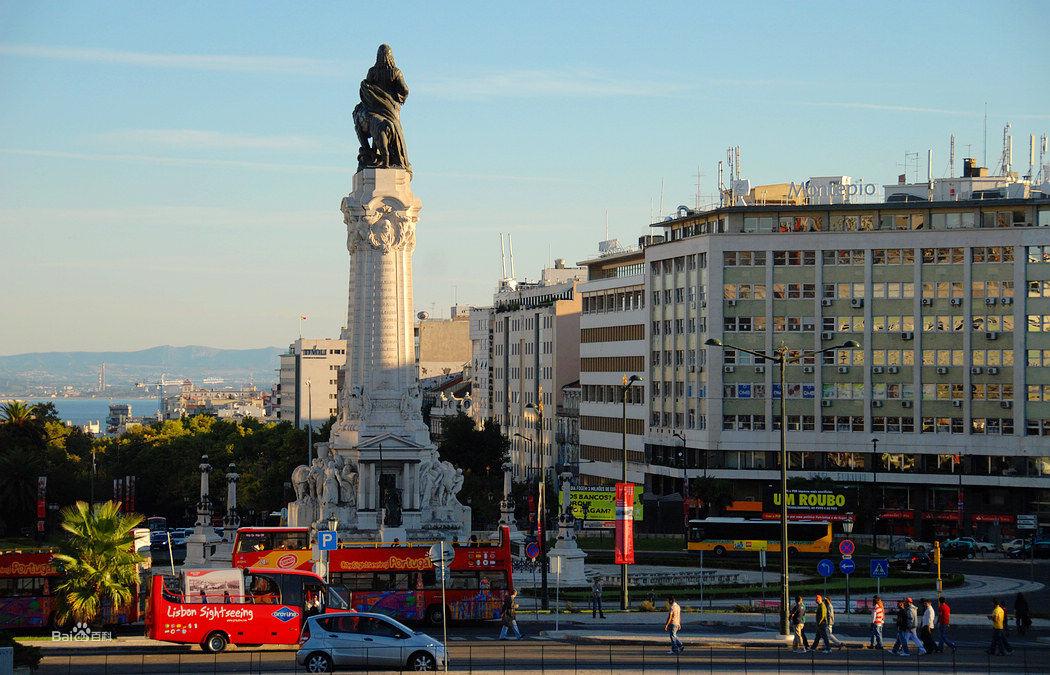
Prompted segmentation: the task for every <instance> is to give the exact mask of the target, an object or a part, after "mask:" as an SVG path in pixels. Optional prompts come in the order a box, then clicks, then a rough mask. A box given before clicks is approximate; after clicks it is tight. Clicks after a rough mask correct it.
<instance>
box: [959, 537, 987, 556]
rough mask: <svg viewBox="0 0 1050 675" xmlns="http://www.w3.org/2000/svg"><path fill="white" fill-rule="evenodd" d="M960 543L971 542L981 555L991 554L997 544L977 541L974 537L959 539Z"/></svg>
mask: <svg viewBox="0 0 1050 675" xmlns="http://www.w3.org/2000/svg"><path fill="white" fill-rule="evenodd" d="M959 541H968V542H970V543H971V544H973V545H974V548H976V549H977V551H978V552H980V553H991V552H992V551H994V550H995V544H993V543H991V542H989V541H977V540H976V539H974V538H973V537H959Z"/></svg>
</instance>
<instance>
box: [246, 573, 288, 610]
mask: <svg viewBox="0 0 1050 675" xmlns="http://www.w3.org/2000/svg"><path fill="white" fill-rule="evenodd" d="M245 579H246V580H248V579H250V581H249V582H248V598H247V599H248V601H249V602H252V603H255V604H257V605H277V604H280V602H281V589H280V587H279V586H278V585H277V581H276V580H275V579H274V578H273V577H270V576H266V575H263V574H251V575H246V576H245Z"/></svg>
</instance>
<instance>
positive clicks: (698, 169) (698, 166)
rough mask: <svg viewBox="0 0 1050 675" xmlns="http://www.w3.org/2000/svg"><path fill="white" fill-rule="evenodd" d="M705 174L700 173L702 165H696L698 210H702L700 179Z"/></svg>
mask: <svg viewBox="0 0 1050 675" xmlns="http://www.w3.org/2000/svg"><path fill="white" fill-rule="evenodd" d="M703 175H704V174H702V173H700V165H699V164H697V165H696V210H697V211H699V210H700V177H701V176H703Z"/></svg>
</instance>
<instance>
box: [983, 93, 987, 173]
mask: <svg viewBox="0 0 1050 675" xmlns="http://www.w3.org/2000/svg"><path fill="white" fill-rule="evenodd" d="M982 164H983V165H984V166H988V101H985V102H984V161H983V162H982Z"/></svg>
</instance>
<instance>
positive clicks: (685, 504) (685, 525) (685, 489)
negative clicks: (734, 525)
mask: <svg viewBox="0 0 1050 675" xmlns="http://www.w3.org/2000/svg"><path fill="white" fill-rule="evenodd" d="M671 435H672V436H674V437H675V438H677V439H678V440H680V441H682V447H681V448H679V450H678V458H679V459H680V460H682V539H684V540H685V547H686V549H688V548H689V462H687V461H686V449H685V445H686V441H685V436H683V435H682V433H681V432H679V431H674V432H672V433H671Z"/></svg>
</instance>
